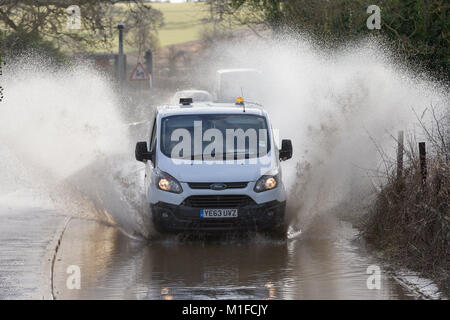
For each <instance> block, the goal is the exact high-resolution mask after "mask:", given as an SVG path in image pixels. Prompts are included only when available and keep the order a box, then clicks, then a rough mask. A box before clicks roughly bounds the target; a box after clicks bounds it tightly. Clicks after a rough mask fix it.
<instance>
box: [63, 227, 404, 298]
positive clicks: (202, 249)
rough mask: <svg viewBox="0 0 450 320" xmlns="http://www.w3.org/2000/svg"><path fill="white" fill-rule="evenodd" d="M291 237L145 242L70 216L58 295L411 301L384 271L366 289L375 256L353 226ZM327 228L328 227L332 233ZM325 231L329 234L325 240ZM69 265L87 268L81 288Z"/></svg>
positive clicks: (81, 296) (69, 296)
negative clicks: (70, 284)
mask: <svg viewBox="0 0 450 320" xmlns="http://www.w3.org/2000/svg"><path fill="white" fill-rule="evenodd" d="M332 229H333V232H325V231H324V230H322V231H321V236H315V235H304V237H302V238H299V239H294V240H289V241H287V242H282V241H271V240H268V239H264V238H261V237H259V236H257V237H255V238H251V239H236V240H234V241H229V240H227V241H225V242H224V241H217V240H216V241H179V240H176V239H170V238H169V239H165V240H162V241H159V242H152V243H150V244H147V243H139V242H135V241H131V240H130V239H128V238H126V237H125V236H124V235H122V234H121V233H120V232H118V231H117V230H116V229H114V228H112V227H108V226H104V225H101V224H98V223H95V222H92V221H82V220H72V221H71V223H70V224H69V227H68V229H67V230H66V232H65V235H64V238H63V241H62V244H61V248H60V250H59V252H58V257H57V263H56V265H55V276H54V279H55V296H56V298H58V299H81V298H83V299H167V300H171V299H391V298H394V299H395V298H408V296H407V295H406V294H405V293H404V292H403V289H402V288H401V287H400V286H399V285H398V284H397V283H395V282H394V281H393V280H391V278H389V277H388V276H387V275H385V274H382V278H381V281H382V282H381V289H380V290H369V289H367V287H366V280H367V277H368V275H367V274H366V269H367V266H369V265H371V264H374V262H373V261H371V260H370V258H368V256H367V255H366V254H365V253H364V252H363V251H362V250H361V249H360V247H359V246H356V245H352V240H353V239H354V237H355V231H354V229H352V228H351V227H350V226H349V225H347V224H343V223H338V222H336V223H335V224H334V225H333V227H332ZM328 231H329V230H328ZM322 235H326V236H325V237H323V236H322ZM69 265H78V266H79V267H80V268H81V289H80V290H69V289H67V288H66V279H67V276H68V274H67V273H66V269H67V267H68V266H69Z"/></svg>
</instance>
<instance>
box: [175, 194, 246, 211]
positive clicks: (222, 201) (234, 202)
mask: <svg viewBox="0 0 450 320" xmlns="http://www.w3.org/2000/svg"><path fill="white" fill-rule="evenodd" d="M252 204H255V202H254V201H253V200H252V198H250V197H249V196H246V195H207V196H190V197H187V198H186V199H185V200H184V201H183V205H185V206H188V207H193V208H205V209H208V208H238V207H244V206H248V205H252Z"/></svg>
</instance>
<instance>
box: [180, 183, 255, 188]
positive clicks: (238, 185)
mask: <svg viewBox="0 0 450 320" xmlns="http://www.w3.org/2000/svg"><path fill="white" fill-rule="evenodd" d="M213 184H223V185H224V188H223V189H243V188H245V187H247V185H248V182H189V183H188V185H189V188H191V189H211V185H213Z"/></svg>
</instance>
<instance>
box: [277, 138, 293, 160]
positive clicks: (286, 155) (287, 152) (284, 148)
mask: <svg viewBox="0 0 450 320" xmlns="http://www.w3.org/2000/svg"><path fill="white" fill-rule="evenodd" d="M290 158H292V141H291V140H289V139H283V140H281V149H280V160H281V161H285V160H288V159H290Z"/></svg>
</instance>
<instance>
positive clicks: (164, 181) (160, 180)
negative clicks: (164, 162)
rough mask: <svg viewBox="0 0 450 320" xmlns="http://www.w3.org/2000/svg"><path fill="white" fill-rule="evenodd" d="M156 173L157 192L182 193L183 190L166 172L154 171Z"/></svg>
mask: <svg viewBox="0 0 450 320" xmlns="http://www.w3.org/2000/svg"><path fill="white" fill-rule="evenodd" d="M155 173H156V179H155V183H156V187H157V188H158V189H159V190H162V191H167V192H173V193H182V192H183V188H182V187H181V184H180V183H179V182H178V181H177V179H175V178H174V177H172V176H171V175H170V174H168V173H167V172H164V171H161V170H159V169H156V170H155Z"/></svg>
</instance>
